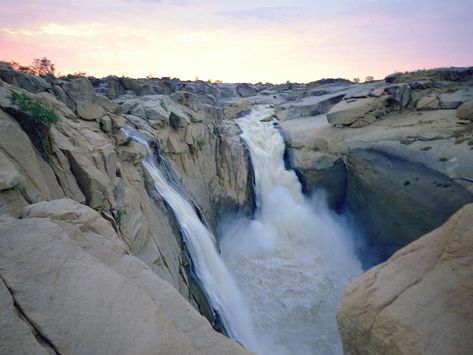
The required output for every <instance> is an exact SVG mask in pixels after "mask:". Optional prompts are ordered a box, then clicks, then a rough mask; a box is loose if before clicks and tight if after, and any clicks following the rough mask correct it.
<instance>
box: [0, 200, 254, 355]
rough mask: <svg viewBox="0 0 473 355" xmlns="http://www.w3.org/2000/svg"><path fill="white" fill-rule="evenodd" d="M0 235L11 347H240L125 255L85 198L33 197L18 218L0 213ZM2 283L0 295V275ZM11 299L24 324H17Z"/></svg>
mask: <svg viewBox="0 0 473 355" xmlns="http://www.w3.org/2000/svg"><path fill="white" fill-rule="evenodd" d="M0 234H1V235H2V238H1V239H0V270H1V271H0V276H1V280H2V281H3V282H4V283H5V285H6V286H7V287H8V292H7V293H6V295H5V297H6V298H4V297H2V300H3V302H2V303H1V304H2V305H5V306H6V307H8V308H7V309H6V312H4V311H3V309H2V313H1V314H0V324H7V325H8V326H9V328H6V329H5V328H3V327H2V334H1V335H0V339H2V340H5V341H6V342H5V343H4V342H3V341H2V342H1V345H0V348H1V347H3V348H4V349H13V348H14V347H15V346H18V348H15V349H25V352H26V353H40V354H41V353H45V351H41V350H42V349H43V350H46V353H48V352H47V351H50V350H51V349H53V350H54V351H55V352H57V353H68V354H83V353H90V354H111V353H113V354H138V353H139V354H150V355H151V354H156V353H163V354H167V353H169V354H174V353H177V354H222V353H225V354H227V353H228V354H245V353H246V352H245V351H244V350H243V349H242V348H241V347H240V346H238V345H237V344H236V343H235V342H233V341H231V340H230V339H228V338H225V337H224V336H222V335H221V334H218V333H216V332H214V331H213V330H212V329H211V327H210V324H209V323H208V322H207V321H206V320H205V319H204V318H203V317H202V316H200V315H199V314H197V312H196V311H195V310H193V309H192V307H191V306H190V305H189V304H188V303H187V302H186V301H185V300H184V299H183V298H182V297H181V296H180V295H179V294H178V293H177V291H175V290H174V289H173V288H172V287H171V286H170V285H169V284H168V283H167V282H165V281H163V280H162V279H160V278H159V277H158V276H157V275H156V274H155V273H153V272H152V271H151V270H150V268H149V267H148V266H146V264H144V263H143V262H142V261H141V260H139V259H138V258H136V257H134V256H131V255H130V254H129V253H130V252H129V248H128V247H127V246H126V244H125V243H124V242H123V241H122V240H121V239H120V238H119V237H118V235H117V234H116V232H115V230H114V229H113V228H112V226H111V225H110V223H109V222H107V221H106V220H104V219H103V218H102V217H101V216H100V215H99V214H98V213H97V212H96V211H93V210H92V209H90V208H88V207H86V206H83V205H80V204H78V203H75V202H73V201H71V200H67V199H63V200H56V201H52V202H43V203H40V204H36V205H32V206H29V207H27V208H25V209H24V211H23V213H22V219H21V220H17V219H13V218H10V219H7V220H3V221H2V222H1V223H0ZM2 290H3V294H5V290H4V288H2V284H1V282H0V292H2ZM8 293H9V294H8ZM9 298H10V299H11V301H9ZM123 305H126V307H123ZM15 307H16V308H17V309H20V310H21V321H22V322H25V323H26V324H28V326H27V327H24V326H23V327H21V325H18V320H17V319H15V318H14V316H13V315H12V313H13V314H14V313H15ZM84 315H86V316H84ZM12 327H14V329H15V330H17V331H18V332H19V333H18V334H14V333H13V332H12V329H11V328H12ZM20 335H24V338H21V339H18V338H19V336H20ZM34 335H37V339H38V340H37V341H36V342H35V341H34ZM7 336H9V337H7ZM16 340H19V342H18V343H17V342H16ZM38 348H39V350H38V351H35V349H38ZM54 351H53V352H54Z"/></svg>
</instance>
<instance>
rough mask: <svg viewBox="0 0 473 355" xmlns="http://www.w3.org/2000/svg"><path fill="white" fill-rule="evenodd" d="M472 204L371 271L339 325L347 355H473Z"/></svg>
mask: <svg viewBox="0 0 473 355" xmlns="http://www.w3.org/2000/svg"><path fill="white" fill-rule="evenodd" d="M472 221H473V204H469V205H467V206H465V207H463V208H462V209H461V210H460V211H458V212H457V213H455V214H454V215H453V216H452V217H451V218H450V219H449V220H448V222H446V223H445V224H444V225H443V226H441V227H439V228H438V229H436V230H434V231H433V232H431V233H429V234H427V235H425V236H423V237H422V238H420V239H418V240H417V241H415V242H413V243H412V244H410V245H409V246H407V247H405V248H403V249H401V250H399V251H398V252H397V253H396V254H394V255H393V256H392V257H391V258H390V259H389V260H388V261H386V262H385V263H383V264H381V265H379V266H376V267H375V268H373V269H371V270H369V271H368V272H367V273H366V274H364V275H363V276H362V277H361V278H360V279H358V280H357V281H355V282H354V283H353V284H352V285H351V286H350V287H349V288H348V289H347V290H346V292H345V295H344V297H343V300H342V302H341V304H340V305H339V307H338V309H337V321H338V325H339V329H340V334H341V336H342V340H343V348H344V352H345V354H347V355H370V354H373V355H374V354H389V355H411V354H419V355H420V354H425V355H427V354H428V355H444V354H458V355H467V354H471V353H472V352H473V337H472V336H471V335H472V334H473V302H471V300H472V299H473V285H472V282H473V238H472V236H473V223H472Z"/></svg>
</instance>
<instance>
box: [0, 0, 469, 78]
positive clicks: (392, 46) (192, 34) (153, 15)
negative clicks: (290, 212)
mask: <svg viewBox="0 0 473 355" xmlns="http://www.w3.org/2000/svg"><path fill="white" fill-rule="evenodd" d="M471 18H473V3H472V2H471V0H453V1H449V2H445V1H439V0H431V1H407V0H392V1H387V0H362V1H348V0H339V1H329V0H323V1H309V0H299V1H289V0H276V1H267V0H263V1H249V0H243V1H238V2H236V1H229V0H223V1H211V0H204V1H197V0H176V1H171V0H169V1H165V0H162V1H159V0H134V1H133V0H115V1H112V0H101V1H91V0H85V1H59V0H45V1H42V2H38V1H29V0H17V1H11V0H6V1H2V11H1V12H0V59H2V60H15V61H18V62H20V63H22V64H28V63H30V62H31V61H32V59H33V58H38V57H43V56H46V57H48V58H50V59H51V60H52V61H53V62H54V63H55V64H56V68H57V70H58V71H59V72H61V74H67V73H74V72H77V71H85V72H86V73H87V74H90V75H94V76H99V77H100V76H105V75H108V74H115V75H127V76H131V77H144V76H146V75H148V74H151V75H153V76H156V77H161V76H171V77H179V78H181V79H194V78H195V77H197V76H198V77H199V78H200V79H204V80H207V79H212V80H217V79H219V80H223V81H227V82H236V81H239V82H241V81H248V82H258V81H263V82H266V81H270V82H285V81H287V80H290V81H298V82H308V81H311V80H316V79H320V78H322V77H345V78H349V79H352V78H354V77H360V78H361V79H364V78H365V77H366V76H367V75H373V76H374V77H375V78H382V77H384V76H385V75H387V74H389V73H391V72H394V71H399V70H402V71H404V70H414V69H422V68H432V67H441V66H468V65H473V46H472V45H471V41H472V38H473V26H472V25H471Z"/></svg>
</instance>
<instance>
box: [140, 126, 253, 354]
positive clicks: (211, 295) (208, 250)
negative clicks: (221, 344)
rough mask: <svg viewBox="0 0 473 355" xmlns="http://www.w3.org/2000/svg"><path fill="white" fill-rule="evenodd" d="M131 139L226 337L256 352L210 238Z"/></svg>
mask: <svg viewBox="0 0 473 355" xmlns="http://www.w3.org/2000/svg"><path fill="white" fill-rule="evenodd" d="M132 136H133V139H134V140H135V141H137V142H139V143H141V144H143V145H144V146H145V147H146V148H147V151H148V154H147V157H146V159H145V161H144V162H143V167H144V169H146V171H147V172H148V174H149V176H150V177H151V178H152V180H153V182H154V186H155V188H156V190H157V191H158V193H159V194H160V195H161V196H162V197H163V199H164V200H165V201H166V202H167V203H168V205H169V206H170V207H171V208H172V210H173V212H174V215H175V217H176V220H177V222H178V223H179V226H180V228H181V230H182V233H183V236H184V240H185V243H186V246H187V248H188V250H189V252H190V254H191V257H192V261H193V263H194V266H195V273H196V275H197V278H198V280H199V281H200V282H201V284H202V286H203V288H204V289H205V292H206V294H207V297H208V300H209V303H210V304H211V306H212V307H213V308H214V310H215V311H216V312H217V313H218V315H219V317H220V319H221V321H222V324H223V326H224V328H225V330H226V332H227V334H228V335H229V336H230V337H231V338H233V339H235V340H237V341H238V342H240V343H241V344H242V345H243V346H245V347H246V348H247V349H249V350H252V351H255V352H260V351H259V348H258V344H257V341H256V339H255V337H254V330H253V325H252V323H251V317H250V314H249V311H248V307H247V305H246V304H245V302H244V300H243V298H242V296H241V293H240V291H239V289H238V287H237V285H236V283H235V281H234V278H233V276H232V275H231V274H230V273H229V271H228V269H227V267H226V265H225V264H224V262H223V261H222V259H221V257H220V255H219V253H218V251H217V248H216V246H215V244H214V240H215V238H214V236H213V235H212V233H211V232H210V231H209V230H208V228H207V227H206V226H205V225H204V224H203V223H202V222H201V220H200V219H199V217H198V215H197V213H196V211H195V210H194V208H193V206H192V205H191V204H190V203H189V201H188V200H187V199H186V198H185V197H184V196H183V195H181V194H180V193H179V192H178V191H177V190H176V189H175V188H174V187H173V186H171V184H169V183H168V181H167V180H166V178H165V177H164V175H163V173H162V172H161V170H160V168H159V167H158V166H157V165H156V163H155V161H154V159H153V155H152V152H151V149H150V147H149V145H148V142H147V141H146V140H145V139H143V138H142V137H140V136H139V135H138V134H132Z"/></svg>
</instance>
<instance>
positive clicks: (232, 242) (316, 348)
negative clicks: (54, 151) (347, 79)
mask: <svg viewBox="0 0 473 355" xmlns="http://www.w3.org/2000/svg"><path fill="white" fill-rule="evenodd" d="M271 115H272V110H271V109H269V108H267V107H256V108H255V109H253V111H252V112H251V113H250V114H249V115H247V116H245V117H243V118H241V119H239V120H238V125H239V126H240V128H241V130H242V138H243V139H244V140H245V142H246V144H247V146H248V148H249V150H250V155H251V160H252V164H253V168H254V172H255V185H256V186H255V190H256V191H255V192H256V201H257V203H256V204H257V213H256V216H255V219H253V220H250V219H246V218H237V217H234V218H232V219H231V220H230V221H227V223H225V224H224V226H223V233H222V234H223V237H222V241H221V249H222V256H221V255H220V254H219V253H218V251H217V248H216V246H215V242H214V240H215V238H214V236H213V235H212V234H211V232H210V231H209V230H208V228H207V227H206V226H205V225H204V224H203V223H202V222H201V221H200V219H199V217H198V215H197V213H196V211H195V210H194V208H193V206H192V204H191V203H189V201H188V200H187V199H186V198H185V197H184V196H183V195H182V194H181V193H180V192H179V191H177V190H176V188H174V187H173V186H172V185H171V184H169V183H168V181H167V180H166V178H165V177H164V175H163V174H162V172H161V171H160V169H159V167H158V166H157V165H156V164H155V162H154V159H153V157H152V153H151V150H150V149H149V146H148V144H147V142H146V140H144V139H142V138H140V136H139V135H133V136H134V138H135V140H137V141H138V142H140V143H142V144H144V145H145V146H146V147H147V148H148V156H147V158H146V159H145V161H144V163H143V166H144V168H145V169H146V171H147V172H148V173H149V175H150V177H151V178H152V179H153V181H154V185H155V187H156V190H157V191H158V192H159V194H160V195H161V196H162V197H163V198H164V199H165V200H166V202H167V203H168V205H169V206H170V207H171V208H172V210H173V212H174V215H175V216H176V219H177V221H178V223H179V225H180V228H181V230H182V232H183V235H184V238H185V242H186V245H187V248H188V249H189V252H190V254H191V256H192V260H193V263H194V266H195V273H196V275H197V277H198V279H199V281H200V283H201V284H202V286H203V287H204V289H205V292H206V294H207V296H208V299H209V303H210V304H211V306H212V307H213V308H214V309H215V310H216V311H217V312H218V314H219V317H220V319H221V320H222V324H223V326H224V327H225V330H226V332H227V333H228V335H229V336H230V337H232V338H234V339H236V340H238V341H239V342H240V343H241V344H242V345H243V346H245V347H246V348H247V349H249V350H252V351H254V352H256V353H258V354H260V355H266V354H324V355H330V354H340V353H342V349H341V343H340V339H339V335H338V331H337V325H336V320H335V308H336V305H337V303H338V302H339V299H340V296H341V293H342V291H343V289H344V288H345V287H346V286H347V284H348V283H349V282H350V281H351V280H353V279H354V277H356V276H357V275H359V274H360V273H361V267H360V265H359V262H358V261H357V260H356V258H355V257H354V254H353V253H352V250H351V248H350V245H351V238H350V235H349V231H348V229H347V228H346V227H345V225H344V223H343V220H341V219H340V218H339V217H338V216H336V215H335V214H334V213H332V212H331V211H330V210H329V209H328V208H327V207H326V205H325V204H324V203H323V201H324V200H323V199H321V198H320V199H313V200H312V201H309V200H307V199H306V197H305V196H304V195H303V194H302V192H301V185H300V183H299V181H298V179H297V176H296V175H295V173H294V172H293V171H290V170H286V169H285V166H284V160H283V155H284V150H285V146H284V141H283V139H282V137H281V135H280V134H279V131H278V130H277V129H276V128H275V127H274V126H273V124H272V122H266V121H267V120H266V118H268V117H269V116H271Z"/></svg>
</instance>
